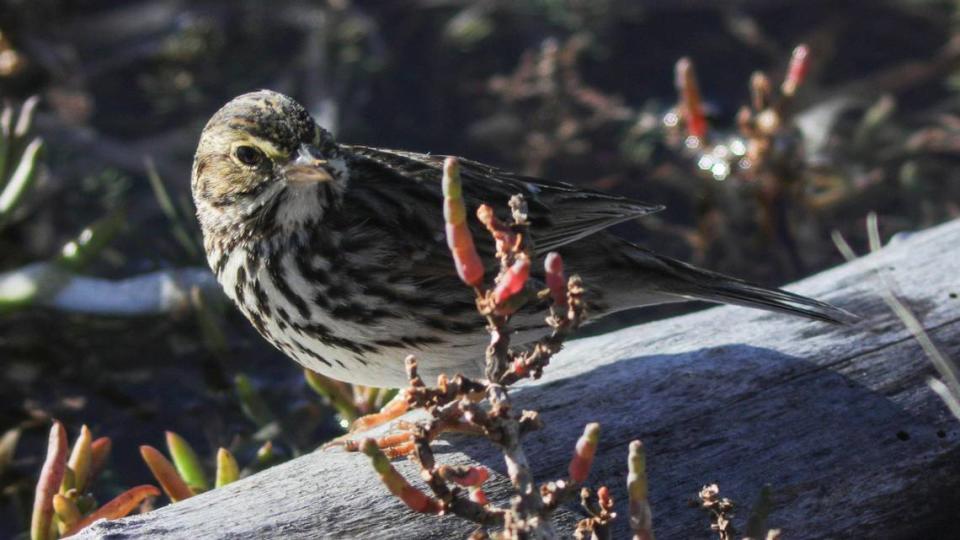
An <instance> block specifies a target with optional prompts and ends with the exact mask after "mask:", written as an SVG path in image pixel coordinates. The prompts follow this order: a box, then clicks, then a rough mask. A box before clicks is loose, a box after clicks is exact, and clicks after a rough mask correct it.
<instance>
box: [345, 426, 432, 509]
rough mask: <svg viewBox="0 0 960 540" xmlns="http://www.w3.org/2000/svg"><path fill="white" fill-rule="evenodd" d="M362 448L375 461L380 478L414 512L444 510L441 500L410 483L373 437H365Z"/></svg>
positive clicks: (374, 466)
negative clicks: (395, 467)
mask: <svg viewBox="0 0 960 540" xmlns="http://www.w3.org/2000/svg"><path fill="white" fill-rule="evenodd" d="M361 450H362V451H363V453H364V454H366V455H367V456H368V457H369V458H370V460H371V461H372V462H373V469H374V470H375V471H377V474H378V475H379V476H380V480H382V481H383V483H384V485H385V486H387V489H388V490H390V493H393V494H394V495H396V496H397V498H399V499H400V500H401V501H403V503H404V504H406V505H407V506H408V507H409V508H410V509H411V510H413V511H414V512H420V513H423V514H439V513H440V511H441V510H442V506H441V504H440V501H438V500H436V499H434V498H432V497H429V496H427V494H426V493H424V492H422V491H420V490H419V489H417V488H415V487H413V486H411V485H410V483H409V482H407V480H406V479H405V478H404V477H403V476H402V475H401V474H400V473H399V472H397V470H396V469H394V468H393V465H391V464H390V460H389V459H388V458H387V456H385V455H384V453H383V452H381V451H380V448H379V447H378V446H377V443H376V441H374V440H373V439H365V440H364V441H363V444H362V446H361Z"/></svg>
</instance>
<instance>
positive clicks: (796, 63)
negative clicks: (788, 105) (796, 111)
mask: <svg viewBox="0 0 960 540" xmlns="http://www.w3.org/2000/svg"><path fill="white" fill-rule="evenodd" d="M809 70H810V48H809V47H807V46H806V45H804V44H800V45H797V47H796V48H795V49H793V54H792V55H791V56H790V67H789V68H788V69H787V76H786V77H785V78H784V79H783V85H781V86H780V91H781V92H782V93H783V95H784V96H787V97H793V95H794V94H795V93H796V92H797V88H799V87H800V85H801V84H803V81H804V79H806V78H807V72H808V71H809Z"/></svg>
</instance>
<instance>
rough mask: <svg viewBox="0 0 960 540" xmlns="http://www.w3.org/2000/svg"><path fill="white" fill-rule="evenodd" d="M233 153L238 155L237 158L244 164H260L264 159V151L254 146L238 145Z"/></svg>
mask: <svg viewBox="0 0 960 540" xmlns="http://www.w3.org/2000/svg"><path fill="white" fill-rule="evenodd" d="M233 154H234V155H235V156H237V159H238V160H240V163H243V164H244V165H250V166H251V167H252V166H254V165H259V164H260V162H261V161H263V152H261V151H259V150H257V149H256V148H254V147H252V146H246V145H244V146H238V147H237V149H236V150H234V151H233Z"/></svg>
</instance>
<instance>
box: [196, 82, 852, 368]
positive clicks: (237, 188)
mask: <svg viewBox="0 0 960 540" xmlns="http://www.w3.org/2000/svg"><path fill="white" fill-rule="evenodd" d="M242 146H246V147H249V148H247V149H243V148H241V147H242ZM251 148H252V149H253V150H251ZM251 151H255V152H259V153H260V157H259V158H257V159H255V160H254V159H253V158H252V157H251V156H252V155H253V154H251V153H250V152H251ZM443 158H444V156H433V155H425V154H416V153H411V152H404V151H395V150H384V149H378V148H371V147H366V146H350V145H341V144H337V143H335V142H334V141H333V140H332V138H331V137H330V136H329V134H328V133H327V132H326V131H324V130H322V129H321V128H319V127H317V126H316V125H315V124H314V123H313V121H312V119H310V117H309V115H307V114H306V112H305V111H304V110H303V108H302V107H300V106H299V105H298V104H296V103H295V102H294V101H293V100H291V99H289V98H287V97H285V96H282V95H280V94H277V93H274V92H269V91H261V92H255V93H251V94H245V95H243V96H240V97H238V98H236V99H235V100H233V101H232V102H230V103H229V104H227V105H226V106H225V107H224V108H223V109H221V111H219V112H218V113H217V114H216V115H214V117H213V118H212V119H211V120H210V123H208V125H207V127H206V128H205V129H204V133H203V135H202V136H201V141H200V145H199V147H198V150H197V155H196V159H195V163H194V174H193V183H192V187H193V193H194V200H195V201H196V203H197V209H198V215H199V218H200V222H201V226H202V229H203V232H204V245H205V248H206V251H207V255H208V260H209V262H210V265H211V268H213V269H214V271H215V272H216V274H217V277H218V279H219V281H220V282H221V284H222V285H223V286H224V290H225V291H226V292H227V294H228V295H229V296H230V297H231V298H232V299H233V300H234V302H236V304H237V305H238V307H239V308H240V309H241V311H243V313H244V314H245V315H246V316H247V317H248V318H249V319H250V320H251V322H252V323H253V324H254V326H255V327H256V328H257V330H258V331H259V332H260V333H261V334H262V335H264V337H266V338H267V339H269V340H270V341H271V342H272V343H273V344H274V345H276V346H277V347H278V348H280V349H281V350H282V351H284V352H285V353H286V354H288V355H289V356H291V357H292V358H293V359H294V360H296V361H298V362H300V363H301V364H303V365H305V366H307V367H310V368H312V369H314V370H316V371H319V372H321V373H324V374H326V375H329V376H331V377H334V378H337V379H341V380H346V381H350V382H356V383H362V384H367V385H374V386H398V385H402V384H405V382H406V381H405V375H404V369H403V358H404V356H405V355H406V354H409V353H415V354H417V355H418V358H419V361H420V368H421V373H424V374H425V375H426V376H435V375H436V374H438V373H440V372H446V373H448V374H453V373H456V372H467V373H470V374H477V373H478V372H479V369H480V367H481V363H482V358H483V355H482V351H483V348H484V345H485V340H484V338H483V335H482V334H483V332H484V328H483V326H484V323H483V320H482V319H480V317H479V316H478V315H477V314H476V312H475V308H474V302H473V297H472V291H470V290H469V289H467V288H466V287H464V286H463V285H462V284H461V283H460V281H459V280H458V279H457V277H456V273H455V271H454V268H453V265H452V262H451V259H450V255H449V253H448V251H447V248H446V244H445V241H444V236H443V217H442V211H441V208H442V205H441V200H442V195H441V190H440V178H441V167H442V162H443ZM247 161H250V162H251V163H246V162H247ZM461 175H462V180H463V188H464V197H465V199H466V202H467V206H468V212H472V211H473V210H475V209H476V207H477V206H479V205H480V204H481V203H487V204H490V205H491V206H493V207H494V208H497V209H505V208H506V202H507V200H508V199H509V198H510V197H511V196H512V195H514V194H516V193H521V194H523V195H524V197H525V198H526V200H527V202H528V205H529V215H530V220H531V236H532V237H533V241H534V244H535V247H536V251H537V253H538V254H539V255H543V254H545V253H546V252H547V251H552V250H557V251H560V252H561V254H562V255H563V256H564V260H565V261H566V264H567V266H568V268H569V269H570V271H571V272H577V273H580V274H581V275H582V276H583V277H584V282H585V283H586V285H587V287H588V291H589V297H588V298H589V300H590V303H591V307H592V310H593V311H592V315H593V316H598V315H603V314H606V313H610V312H614V311H618V310H621V309H627V308H631V307H636V306H643V305H651V304H660V303H666V302H677V301H683V300H690V299H697V300H706V301H711V302H722V303H731V304H740V305H745V306H750V307H758V308H761V309H767V310H773V311H780V312H785V313H790V314H794V315H801V316H804V317H808V318H812V319H817V320H822V321H828V322H838V321H841V320H844V319H848V318H849V317H850V315H849V314H848V313H846V312H844V311H843V310H840V309H838V308H835V307H832V306H830V305H828V304H824V303H822V302H818V301H816V300H812V299H809V298H804V297H802V296H798V295H795V294H792V293H788V292H785V291H779V290H772V289H767V288H763V287H759V286H756V285H752V284H749V283H746V282H743V281H740V280H737V279H734V278H730V277H727V276H723V275H720V274H717V273H713V272H709V271H706V270H702V269H699V268H695V267H693V266H690V265H688V264H685V263H682V262H679V261H676V260H673V259H670V258H667V257H663V256H660V255H657V254H655V253H652V252H650V251H648V250H645V249H643V248H640V247H638V246H635V245H633V244H631V243H629V242H626V241H624V240H622V239H619V238H617V237H615V236H613V235H612V234H610V233H608V232H606V231H605V230H604V229H606V228H608V227H610V226H611V225H614V224H616V223H620V222H623V221H627V220H630V219H634V218H638V217H642V216H644V215H646V214H649V213H652V212H656V211H658V210H660V209H661V207H659V206H653V205H648V204H644V203H640V202H637V201H632V200H629V199H626V198H623V197H618V196H615V195H609V194H604V193H600V192H596V191H589V190H583V189H579V188H576V187H574V186H572V185H569V184H564V183H559V182H552V181H547V180H542V179H536V178H529V177H524V176H520V175H516V174H513V173H509V172H506V171H503V170H500V169H497V168H494V167H490V166H487V165H484V164H481V163H477V162H472V161H469V160H461ZM473 226H474V227H477V234H476V235H475V237H476V239H477V243H478V249H479V250H480V251H481V255H482V256H486V257H487V260H490V261H491V263H492V260H493V259H492V252H493V246H492V243H491V242H490V241H489V240H487V237H486V235H485V234H482V233H481V232H480V230H479V226H478V225H477V224H473ZM541 323H542V315H534V314H527V313H526V312H524V311H521V312H520V313H518V315H517V316H516V317H515V320H514V323H513V326H514V328H515V329H516V330H517V331H518V333H519V336H518V341H522V340H523V339H525V338H527V337H529V336H531V334H530V333H529V330H532V329H534V328H538V327H540V325H541Z"/></svg>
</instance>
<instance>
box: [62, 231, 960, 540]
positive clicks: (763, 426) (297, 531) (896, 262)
mask: <svg viewBox="0 0 960 540" xmlns="http://www.w3.org/2000/svg"><path fill="white" fill-rule="evenodd" d="M958 246H960V221H957V222H953V223H949V224H946V225H943V226H940V227H937V228H935V229H931V230H928V231H925V232H921V233H917V234H914V235H911V236H910V237H909V238H906V239H904V240H901V241H898V242H895V243H893V244H892V245H890V246H887V247H886V248H884V249H883V250H882V251H881V252H879V253H878V254H876V255H872V256H869V257H866V258H864V259H861V260H859V261H857V262H855V263H853V264H848V265H845V266H842V267H839V268H836V269H833V270H830V271H828V272H824V273H822V274H820V275H817V276H814V277H812V278H810V279H807V280H805V281H803V282H801V283H798V284H796V285H794V286H791V287H790V289H791V290H794V291H797V292H800V293H803V294H807V295H811V296H814V297H816V298H820V299H823V300H827V301H830V302H832V303H835V304H836V305H839V306H841V307H844V308H846V309H849V310H850V311H853V312H855V313H857V314H859V315H861V316H863V317H864V319H863V321H861V322H860V323H858V324H856V325H854V326H851V327H839V326H831V325H827V324H821V323H815V322H808V321H805V320H801V319H797V318H793V317H787V316H782V315H776V314H769V313H764V312H760V311H755V310H749V309H745V308H738V307H720V308H715V309H710V310H707V311H703V312H699V313H695V314H692V315H687V316H683V317H677V318H674V319H668V320H664V321H659V322H655V323H650V324H646V325H642V326H636V327H633V328H628V329H624V330H621V331H618V332H613V333H609V334H606V335H602V336H598V337H592V338H587V339H582V340H577V341H574V342H571V343H570V344H569V346H568V348H567V350H566V351H564V352H563V353H562V354H561V355H559V356H558V357H557V358H556V359H555V361H554V365H552V366H551V367H550V368H549V369H548V370H547V372H546V374H545V376H544V378H543V379H542V380H540V381H537V382H536V383H533V384H527V385H525V386H523V387H521V388H520V389H518V390H516V391H515V396H516V398H515V399H516V400H517V401H518V402H519V404H521V405H524V406H526V407H527V408H534V407H535V408H537V409H539V410H540V411H541V412H542V414H543V419H544V421H545V422H546V428H545V429H544V430H542V431H541V432H538V433H535V434H533V435H532V436H529V437H527V438H526V439H525V441H526V448H527V453H528V456H530V458H531V462H532V466H533V470H534V474H535V475H536V476H537V478H538V479H539V480H547V479H553V478H556V477H560V476H562V475H564V474H565V471H566V467H567V463H568V460H569V458H570V453H571V451H572V448H573V444H574V441H575V440H576V438H577V436H578V435H579V434H580V433H581V430H582V427H583V425H584V423H586V422H588V421H599V422H601V424H602V435H601V443H600V449H599V451H598V458H597V461H596V463H595V465H594V470H593V472H592V476H591V481H592V482H593V483H594V485H599V484H606V485H608V486H610V487H611V488H612V489H613V492H614V496H615V497H616V498H617V504H618V508H619V510H620V512H621V519H620V520H618V521H619V524H618V528H617V534H616V537H618V538H622V537H625V536H626V527H627V523H626V519H625V517H624V514H625V509H626V500H625V496H624V480H625V476H626V462H625V460H626V455H627V444H628V443H629V442H630V440H632V439H634V438H640V439H642V440H643V441H644V444H645V445H646V448H647V456H648V457H647V463H648V470H649V475H650V490H651V502H652V506H653V514H654V530H655V532H656V534H657V537H658V538H660V539H671V538H710V537H711V533H710V532H709V530H708V527H707V520H706V518H705V516H703V515H702V514H701V512H700V511H699V510H697V509H693V508H690V507H688V505H687V501H688V500H690V499H691V498H693V497H695V495H696V493H697V491H698V490H699V488H700V487H701V485H703V484H705V483H709V482H718V483H719V484H720V487H721V494H723V495H726V496H729V497H731V498H733V499H734V500H735V501H737V502H739V503H740V504H741V506H742V507H743V508H742V510H741V512H740V514H741V518H743V519H745V518H746V515H747V514H748V508H749V506H750V505H751V504H752V502H753V500H754V499H755V497H756V495H757V494H758V492H759V491H760V488H761V486H762V485H763V484H765V483H769V484H771V486H772V490H773V499H774V503H775V506H774V508H773V512H772V515H771V517H770V521H771V524H773V525H776V526H779V527H781V528H782V529H783V530H784V533H785V535H786V537H787V538H864V537H869V538H938V537H948V535H947V532H946V531H948V530H949V529H947V528H946V527H951V526H954V527H955V525H954V524H953V522H954V521H955V520H956V517H957V515H958V514H957V508H960V496H958V493H960V489H958V488H960V423H958V422H957V421H956V419H954V418H953V417H951V416H950V415H949V413H948V412H947V410H946V407H945V406H944V405H943V403H942V402H940V401H939V399H938V398H937V397H936V396H935V395H934V394H933V392H931V391H930V390H929V389H928V387H927V385H926V379H927V378H928V377H929V376H931V375H933V374H934V371H933V368H932V367H931V366H930V364H929V363H928V361H927V360H926V358H925V357H924V355H923V353H922V351H921V349H920V347H919V346H918V345H917V344H916V343H915V342H914V341H913V340H912V339H911V337H910V336H909V335H908V334H907V332H906V331H905V330H904V328H903V326H902V325H901V323H900V322H899V321H898V320H897V319H896V318H895V317H894V315H893V314H892V313H891V312H890V311H889V310H888V309H887V307H886V306H885V305H884V304H883V303H882V300H881V299H880V297H879V295H878V293H877V287H879V283H878V282H877V281H876V280H875V279H873V278H872V277H871V271H872V268H874V267H877V268H880V269H881V270H882V271H884V272H886V273H888V275H890V276H891V278H892V280H893V281H894V282H895V283H896V284H897V286H898V287H899V292H900V295H901V298H903V300H904V301H905V302H906V303H907V304H908V305H909V306H910V307H911V308H912V309H913V310H914V311H915V312H916V314H917V316H918V317H919V319H920V320H921V321H922V322H923V324H924V326H925V327H926V328H927V329H928V330H929V331H930V333H931V335H932V336H933V338H934V340H935V341H936V342H937V343H938V344H939V345H940V346H941V348H942V349H943V350H944V352H945V353H946V354H947V355H948V356H949V357H951V358H954V359H958V358H960V299H958V295H960V252H958ZM587 285H588V287H589V284H587ZM438 444H439V445H440V448H439V449H438V451H437V453H438V459H439V460H441V461H445V462H448V463H467V462H481V463H484V464H486V465H487V466H489V467H491V468H492V469H493V470H494V471H496V472H497V476H496V477H495V478H492V479H491V481H490V482H489V483H488V487H489V488H491V489H490V493H491V494H492V495H493V496H494V498H499V499H500V500H503V497H504V493H505V488H506V487H507V481H506V479H505V477H504V476H503V463H502V459H501V457H500V455H499V454H498V453H497V452H496V450H495V449H494V448H492V447H491V446H488V445H486V444H485V443H483V442H482V441H476V440H471V439H469V438H463V437H449V438H447V439H445V440H444V441H442V442H440V443H438ZM398 468H399V469H400V470H401V471H404V472H406V473H407V474H408V477H410V478H412V477H414V470H415V469H414V467H413V466H412V464H410V463H408V462H400V463H398ZM557 518H558V520H559V521H560V523H561V527H566V528H567V529H566V530H572V529H571V528H570V527H572V524H573V523H574V522H575V520H576V519H577V512H576V508H575V507H572V506H571V507H569V508H566V509H564V510H563V511H562V512H561V513H560V514H559V515H558V516H557ZM471 530H472V526H471V525H469V524H466V523H464V522H462V521H460V520H458V519H457V518H455V517H450V516H446V517H443V518H436V517H432V516H423V515H416V514H413V513H412V512H410V511H408V510H406V508H405V507H404V506H403V505H402V504H401V503H400V502H399V501H398V500H396V499H394V498H393V497H392V496H390V495H389V494H388V493H387V492H386V490H385V488H384V487H383V486H382V485H381V484H380V481H379V480H378V479H377V477H376V476H375V475H374V473H373V471H372V469H371V468H370V465H369V462H368V460H367V458H366V457H364V456H363V455H360V454H347V453H344V452H342V451H338V450H329V451H317V452H314V453H312V454H309V455H307V456H303V457H301V458H299V459H296V460H293V461H290V462H288V463H285V464H283V465H280V466H277V467H274V468H272V469H269V470H267V471H264V472H262V473H260V474H256V475H254V476H252V477H249V478H246V479H243V480H241V481H239V482H236V483H234V484H232V485H230V486H227V487H226V488H223V489H218V490H216V491H212V492H209V493H206V494H203V495H200V496H197V497H194V498H192V499H189V500H187V501H184V502H181V503H178V504H175V505H172V506H167V507H165V508H162V509H160V510H157V511H154V512H151V513H148V514H146V515H141V516H134V517H130V518H127V519H123V520H119V521H114V522H101V523H99V524H96V525H94V526H93V527H91V528H89V529H87V530H86V531H85V532H83V533H82V534H81V535H80V536H79V537H81V538H106V537H109V538H114V539H120V538H255V537H256V538H324V537H337V538H345V537H346V538H349V537H358V538H360V537H362V538H458V537H459V538H462V537H464V536H465V535H467V534H468V533H469V532H470V531H471ZM561 530H564V529H561Z"/></svg>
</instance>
